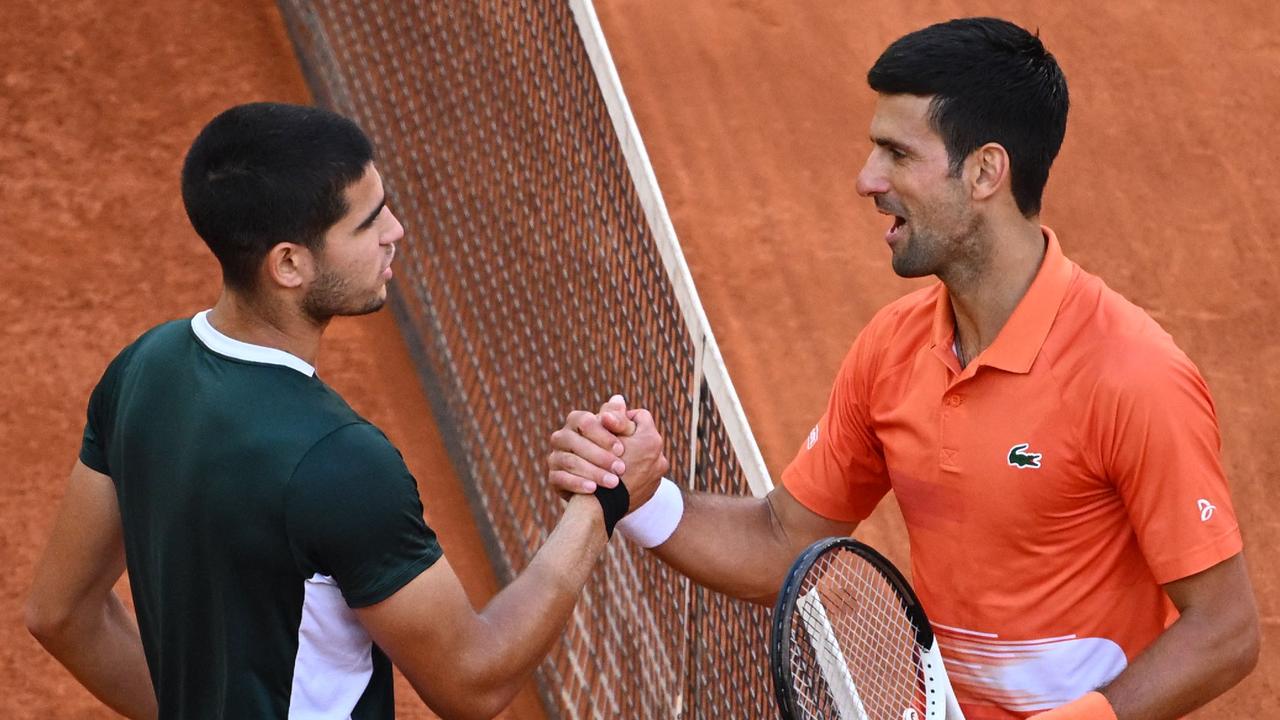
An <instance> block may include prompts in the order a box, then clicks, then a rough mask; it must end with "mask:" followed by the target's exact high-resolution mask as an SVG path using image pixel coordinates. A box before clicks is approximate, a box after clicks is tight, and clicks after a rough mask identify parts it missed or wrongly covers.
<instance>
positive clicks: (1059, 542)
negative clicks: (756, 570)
mask: <svg viewBox="0 0 1280 720" xmlns="http://www.w3.org/2000/svg"><path fill="white" fill-rule="evenodd" d="M1044 235H1045V238H1046V243H1047V247H1046V252H1045V258H1044V261H1043V262H1042V264H1041V267H1040V270H1039V272H1038V273H1037V275H1036V277H1035V280H1034V281H1033V282H1032V285H1031V287H1030V289H1029V290H1028V291H1027V294H1026V295H1025V296H1024V297H1023V299H1022V301H1021V302H1020V303H1019V304H1018V306H1017V308H1016V309H1015V310H1014V312H1013V315H1012V316H1010V318H1009V320H1008V322H1006V323H1005V326H1004V328H1003V329H1001V331H1000V334H999V336H998V337H997V338H996V340H995V342H994V343H992V344H991V346H990V347H988V348H987V349H986V350H985V351H983V352H982V354H980V355H979V356H978V357H977V358H975V359H974V360H973V362H971V363H970V364H969V366H968V367H966V368H964V369H963V370H962V369H961V368H960V367H959V363H958V362H957V360H956V357H955V352H954V350H953V343H954V340H955V336H954V330H953V315H952V311H951V303H950V299H949V297H948V295H947V292H946V289H945V288H944V287H943V285H942V284H941V283H939V284H937V285H934V286H932V287H928V288H925V289H922V290H919V291H917V292H914V293H912V294H910V295H907V296H906V297H904V298H901V299H900V300H898V301H896V302H894V303H892V304H891V305H889V306H887V307H885V308H884V309H883V310H881V311H880V312H879V313H878V314H877V315H876V316H875V318H874V319H873V320H872V321H871V323H870V324H869V325H867V327H866V328H865V329H864V330H863V331H862V332H861V333H860V334H859V336H858V338H857V340H856V341H855V342H854V344H853V348H852V349H851V350H850V351H849V354H848V356H847V357H846V358H845V361H844V364H843V366H842V367H841V369H840V373H839V375H838V376H837V378H836V381H835V386H834V388H833V389H832V392H831V399H830V402H829V404H828V406H827V410H826V412H825V413H824V414H823V416H822V419H821V420H820V421H819V422H818V425H817V426H816V427H815V428H814V429H813V431H812V432H811V433H810V434H809V437H808V438H807V439H806V441H805V443H804V445H803V446H802V447H801V449H800V452H799V454H798V455H797V456H796V458H795V460H794V461H792V463H791V465H790V466H789V467H788V468H787V469H786V471H784V472H783V475H782V482H783V484H784V485H785V486H786V488H787V490H789V491H790V492H791V494H792V495H794V496H795V497H796V498H797V499H798V500H799V501H800V502H801V503H803V504H804V505H805V506H807V507H808V508H810V509H811V510H813V511H814V512H816V513H818V514H820V515H823V516H826V517H829V518H833V519H839V520H851V521H859V520H862V519H864V518H866V517H867V516H868V515H869V514H870V513H871V511H872V509H874V508H875V506H876V504H877V503H878V502H879V501H880V499H881V498H882V497H883V496H884V494H885V493H886V492H888V491H889V490H893V491H894V493H895V495H896V496H897V499H898V504H899V505H900V506H901V508H902V514H903V517H904V518H905V520H906V526H907V531H908V534H909V536H910V542H911V566H912V575H913V579H914V581H913V584H914V587H915V589H916V591H917V592H918V594H919V595H920V600H921V602H922V603H923V604H924V607H925V610H926V611H927V612H928V614H929V617H930V620H931V621H932V622H933V624H934V629H935V630H936V631H937V634H938V637H939V645H940V647H941V649H942V652H943V656H944V658H945V659H946V661H947V668H948V671H949V673H950V675H951V678H952V682H953V683H954V685H955V688H956V694H957V696H958V697H959V699H960V701H961V703H962V705H963V706H964V708H965V711H966V715H967V716H968V718H969V720H983V719H984V718H1017V717H1024V716H1025V715H1027V714H1030V713H1033V712H1035V711H1039V710H1044V709H1048V708H1052V707H1056V706H1057V705H1060V704H1063V703H1065V702H1068V701H1070V700H1072V699H1074V698H1076V697H1078V696H1080V695H1083V694H1084V693H1085V692H1088V691H1089V690H1092V689H1094V688H1095V687H1098V686H1100V685H1102V684H1104V683H1106V682H1107V681H1109V680H1110V679H1111V678H1113V677H1115V675H1116V674H1118V673H1119V672H1120V671H1121V670H1123V669H1124V667H1125V666H1126V665H1127V663H1128V662H1129V661H1130V660H1132V659H1133V658H1134V657H1135V656H1136V655H1137V654H1138V653H1140V652H1141V651H1142V650H1143V649H1144V648H1145V647H1147V645H1149V644H1150V643H1151V642H1152V641H1153V640H1154V639H1155V638H1156V636H1157V635H1159V634H1160V633H1161V632H1162V631H1163V629H1164V628H1165V627H1166V626H1167V625H1168V624H1169V623H1170V622H1172V621H1173V619H1174V618H1175V617H1176V611H1175V610H1174V608H1173V606H1172V604H1171V603H1170V602H1169V600H1168V597H1167V596H1166V595H1165V594H1164V592H1163V590H1162V589H1161V587H1160V585H1161V584H1162V583H1168V582H1170V581H1173V580H1177V579H1180V578H1184V577H1187V576H1189V575H1193V574H1195V573H1197V572H1200V571H1201V570H1205V569H1207V568H1209V567H1212V566H1213V565H1215V564H1217V563H1219V562H1221V561H1223V560H1226V559H1227V558H1230V557H1231V556H1233V555H1235V554H1236V553H1238V552H1240V549H1241V538H1240V531H1239V527H1238V525H1237V524H1236V518H1235V512H1234V511H1233V509H1232V507H1231V498H1230V496H1229V494H1228V489H1227V481H1226V478H1225V476H1224V474H1223V471H1222V465H1221V462H1220V460H1219V451H1220V440H1219V435H1218V423H1217V418H1216V416H1215V413H1214V408H1213V401H1212V399H1211V398H1210V397H1209V390H1208V388H1207V387H1206V386H1205V383H1204V380H1203V379H1202V378H1201V377H1200V374H1199V372H1198V371H1197V370H1196V368H1195V366H1194V365H1193V364H1192V362H1191V361H1190V360H1189V359H1188V358H1187V356H1186V355H1185V354H1183V353H1182V352H1181V351H1180V350H1179V349H1178V348H1177V347H1176V346H1175V345H1174V343H1173V339H1172V338H1170V337H1169V335H1168V334H1167V333H1165V332H1164V331H1163V330H1162V329H1161V328H1160V327H1159V326H1158V325H1157V324H1156V323H1155V321H1153V320H1152V319H1151V318H1150V317H1149V316H1148V315H1147V314H1146V313H1145V312H1143V311H1142V310H1141V309H1140V308H1138V307H1137V306H1135V305H1133V304H1131V303H1129V302H1128V301H1126V300H1125V299H1124V298H1122V297H1120V295H1118V294H1117V293H1116V292H1114V291H1113V290H1111V289H1110V288H1108V287H1107V286H1106V285H1105V284H1104V283H1103V282H1102V281H1101V280H1100V279H1098V278H1097V277H1095V276H1093V275H1090V274H1089V273H1086V272H1084V271H1083V270H1081V269H1080V267H1079V266H1077V265H1076V264H1075V263H1073V262H1071V261H1070V260H1068V259H1067V258H1065V257H1064V256H1063V255H1062V251H1061V249H1060V248H1059V247H1058V241H1057V238H1056V237H1054V234H1053V232H1052V231H1051V230H1049V229H1048V228H1045V229H1044Z"/></svg>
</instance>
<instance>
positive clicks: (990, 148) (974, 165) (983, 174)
mask: <svg viewBox="0 0 1280 720" xmlns="http://www.w3.org/2000/svg"><path fill="white" fill-rule="evenodd" d="M968 164H969V168H970V172H971V173H972V177H973V181H972V184H971V188H972V196H973V199H974V200H986V199H988V198H990V197H992V196H993V195H995V194H996V193H997V192H999V191H1000V190H1001V189H1002V188H1007V187H1008V186H1009V181H1010V180H1011V177H1010V174H1009V172H1010V168H1009V151H1008V150H1005V149H1004V146H1003V145H1001V144H999V143H987V144H986V145H983V146H982V147H980V148H978V149H977V150H974V151H973V153H972V154H971V155H970V156H969V163H968Z"/></svg>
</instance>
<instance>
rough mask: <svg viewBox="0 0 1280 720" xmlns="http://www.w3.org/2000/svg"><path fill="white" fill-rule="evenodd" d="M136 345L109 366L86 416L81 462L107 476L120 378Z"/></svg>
mask: <svg viewBox="0 0 1280 720" xmlns="http://www.w3.org/2000/svg"><path fill="white" fill-rule="evenodd" d="M135 346H136V343H135V344H134V345H130V346H128V347H126V348H125V349H124V350H121V351H120V354H119V355H116V357H115V358H114V359H113V360H112V361H111V363H110V364H109V365H107V369H106V370H105V371H103V373H102V377H101V378H99V380H98V384H97V385H95V386H94V388H93V392H92V393H90V395H89V406H88V409H87V411H86V413H85V423H84V433H83V435H82V437H81V441H80V462H82V463H84V465H85V467H88V468H89V469H90V470H93V471H95V472H100V473H102V474H103V475H110V474H111V468H110V465H109V463H108V460H107V458H108V452H107V450H108V446H109V444H110V438H111V432H112V430H113V428H114V427H115V413H116V406H117V405H118V394H119V389H120V378H121V376H122V375H124V372H125V370H126V369H127V368H128V366H129V359H130V358H131V357H132V356H133V350H134V347H135Z"/></svg>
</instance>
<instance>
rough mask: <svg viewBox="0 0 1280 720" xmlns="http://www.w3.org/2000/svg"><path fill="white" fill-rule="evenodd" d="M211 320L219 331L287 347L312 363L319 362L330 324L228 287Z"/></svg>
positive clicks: (227, 334)
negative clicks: (321, 347)
mask: <svg viewBox="0 0 1280 720" xmlns="http://www.w3.org/2000/svg"><path fill="white" fill-rule="evenodd" d="M208 320H209V324H210V325H212V326H213V328H214V329H215V330H217V331H218V332H220V333H222V334H223V335H226V336H227V337H230V338H232V339H235V340H239V341H240V342H245V343H250V344H252V345H261V346H263V347H269V348H275V349H277V350H283V351H284V352H287V353H289V354H290V355H293V356H295V357H298V358H301V359H302V360H305V361H306V362H307V363H309V364H311V365H315V364H316V356H317V355H319V353H320V338H321V336H322V335H323V334H324V329H325V327H326V325H327V324H328V323H319V324H317V323H316V322H315V321H314V320H312V319H311V318H308V317H306V316H305V315H303V314H302V313H301V312H299V311H298V310H297V309H295V308H285V307H283V306H282V305H281V304H280V303H273V302H271V301H269V300H260V299H250V298H249V297H246V296H245V295H243V294H241V293H238V292H235V291H232V290H228V289H226V288H224V289H223V291H222V295H221V297H219V298H218V302H217V304H215V305H214V306H213V310H212V311H210V312H209V316H208Z"/></svg>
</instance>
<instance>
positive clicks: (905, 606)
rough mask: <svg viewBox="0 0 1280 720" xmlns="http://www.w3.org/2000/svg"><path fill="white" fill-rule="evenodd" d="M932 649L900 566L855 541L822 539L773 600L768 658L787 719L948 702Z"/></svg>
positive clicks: (906, 713)
mask: <svg viewBox="0 0 1280 720" xmlns="http://www.w3.org/2000/svg"><path fill="white" fill-rule="evenodd" d="M833 645H834V648H833V647H832V646H833ZM933 646H934V636H933V629H932V628H931V627H930V625H929V620H928V617H927V616H926V615H925V612H924V609H923V608H922V607H921V605H920V601H919V599H918V598H917V597H916V594H915V592H914V591H913V590H912V589H911V585H910V584H909V583H908V582H907V580H906V578H904V577H903V576H902V573H901V572H899V571H898V569H897V568H896V567H894V565H893V563H891V562H889V560H888V559H886V558H885V557H884V556H883V555H881V554H880V553H878V552H876V550H875V549H873V548H871V547H869V546H867V545H864V544H863V543H860V542H858V541H856V540H854V539H852V538H847V537H836V538H826V539H824V540H819V541H817V542H815V543H813V544H812V545H810V546H809V547H808V548H806V549H805V551H804V552H803V553H801V554H800V556H799V557H798V558H797V559H796V561H795V562H794V563H793V564H792V566H791V570H790V571H789V572H788V573H787V578H786V580H785V581H784V582H783V584H782V589H781V591H780V592H779V593H778V601H777V603H776V605H775V606H774V613H773V622H772V626H771V635H770V643H769V665H770V670H771V674H772V676H773V683H774V694H775V698H776V700H777V703H778V709H779V711H780V712H781V716H782V718H783V720H809V719H810V718H828V717H830V718H843V720H861V718H863V717H865V718H868V720H882V719H887V720H904V719H910V718H914V717H918V718H920V719H921V720H923V719H924V718H926V717H927V716H929V715H931V714H932V713H927V712H926V710H927V709H928V708H930V707H934V706H936V703H937V701H938V700H939V699H938V698H936V697H934V698H930V697H929V693H930V690H931V689H932V688H931V687H926V673H925V669H924V668H923V667H922V665H923V663H924V662H925V659H924V655H925V653H926V651H927V650H928V649H929V648H932V647H933ZM928 685H929V686H932V685H933V681H932V679H931V678H930V680H929V682H928ZM851 691H852V692H851ZM850 696H853V697H852V698H851V697H850Z"/></svg>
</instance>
